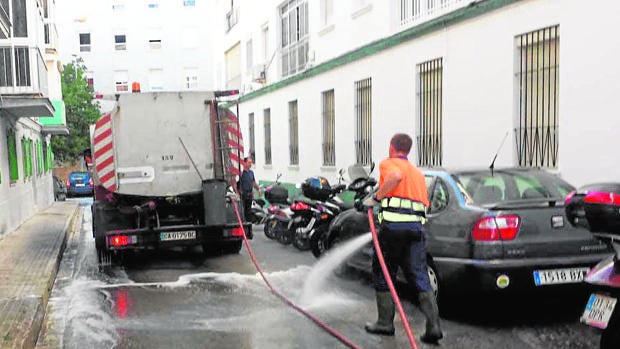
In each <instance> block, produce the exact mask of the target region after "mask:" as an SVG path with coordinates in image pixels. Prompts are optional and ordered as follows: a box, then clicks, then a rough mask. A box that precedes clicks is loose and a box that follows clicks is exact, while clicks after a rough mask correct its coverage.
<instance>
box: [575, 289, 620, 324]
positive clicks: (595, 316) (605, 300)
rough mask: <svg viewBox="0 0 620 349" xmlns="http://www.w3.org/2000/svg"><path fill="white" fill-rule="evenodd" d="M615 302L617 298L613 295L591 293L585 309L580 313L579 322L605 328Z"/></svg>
mask: <svg viewBox="0 0 620 349" xmlns="http://www.w3.org/2000/svg"><path fill="white" fill-rule="evenodd" d="M617 302H618V300H617V299H616V298H613V297H609V296H604V295H602V294H596V293H593V294H591V295H590V299H588V304H586V309H585V310H584V311H583V315H581V322H583V323H585V324H587V325H589V326H592V327H597V328H600V329H603V330H604V329H605V328H607V324H608V323H609V319H610V318H611V315H612V314H613V312H614V308H615V307H616V303H617Z"/></svg>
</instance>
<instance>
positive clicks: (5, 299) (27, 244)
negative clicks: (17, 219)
mask: <svg viewBox="0 0 620 349" xmlns="http://www.w3.org/2000/svg"><path fill="white" fill-rule="evenodd" d="M78 216H79V207H78V202H68V201H67V202H55V203H54V204H53V205H51V206H50V207H48V208H46V209H44V210H42V211H41V212H39V213H37V214H35V215H34V216H33V217H32V218H30V219H29V220H28V221H26V222H24V223H23V224H22V225H21V226H20V227H19V228H17V230H15V231H13V232H12V233H9V234H8V235H6V236H4V238H3V239H1V240H0V348H2V349H4V348H33V347H34V346H35V343H36V340H37V336H38V334H39V330H40V328H41V324H42V322H43V318H44V315H45V308H46V306H47V301H48V298H49V294H50V291H51V288H52V286H53V285H54V279H55V278H56V273H57V271H58V265H59V263H60V259H61V257H62V252H63V250H64V247H65V244H66V237H67V233H68V232H71V231H75V229H79V225H78V224H79V222H78V219H77V217H78Z"/></svg>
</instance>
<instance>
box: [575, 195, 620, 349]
mask: <svg viewBox="0 0 620 349" xmlns="http://www.w3.org/2000/svg"><path fill="white" fill-rule="evenodd" d="M565 208H566V216H567V218H568V220H569V222H570V223H571V224H572V225H574V226H580V227H584V228H587V229H588V230H590V231H591V232H592V234H593V235H594V236H595V237H596V238H598V239H600V240H601V241H603V242H605V243H606V244H608V245H609V246H612V247H613V249H614V251H615V253H614V255H612V256H610V257H609V258H607V259H605V260H603V261H601V262H600V263H599V264H597V265H596V266H594V267H593V268H592V269H591V270H590V271H589V272H588V274H586V277H585V282H586V283H587V284H589V285H591V286H592V290H593V292H592V294H591V295H590V297H589V298H588V301H587V303H586V306H585V309H584V311H583V314H582V316H581V322H583V323H585V324H587V325H588V326H591V327H595V328H599V329H601V330H602V333H601V341H600V348H601V349H612V348H614V349H617V348H620V309H619V308H620V305H618V300H620V183H603V184H591V185H587V186H584V187H582V188H579V189H577V190H576V191H574V192H572V193H571V194H569V195H568V196H567V198H566V202H565Z"/></svg>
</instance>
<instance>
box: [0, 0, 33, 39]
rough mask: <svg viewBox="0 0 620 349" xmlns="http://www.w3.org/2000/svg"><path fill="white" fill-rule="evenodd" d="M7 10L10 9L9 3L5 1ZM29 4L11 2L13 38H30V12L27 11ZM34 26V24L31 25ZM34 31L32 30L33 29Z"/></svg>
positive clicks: (23, 0) (23, 1) (25, 2)
mask: <svg viewBox="0 0 620 349" xmlns="http://www.w3.org/2000/svg"><path fill="white" fill-rule="evenodd" d="M3 3H4V6H5V8H6V9H8V8H9V6H8V4H7V3H8V1H6V0H5V1H3ZM27 3H28V4H29V3H30V2H29V1H25V0H22V1H15V0H13V1H12V2H11V5H12V8H11V9H12V12H13V14H12V17H11V20H12V21H11V24H12V26H13V37H16V38H26V37H28V11H27ZM31 25H32V23H31ZM31 30H32V29H31Z"/></svg>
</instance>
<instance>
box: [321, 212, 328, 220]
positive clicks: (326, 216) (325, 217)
mask: <svg viewBox="0 0 620 349" xmlns="http://www.w3.org/2000/svg"><path fill="white" fill-rule="evenodd" d="M327 218H329V215H328V214H327V213H323V214H322V215H321V219H327Z"/></svg>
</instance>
